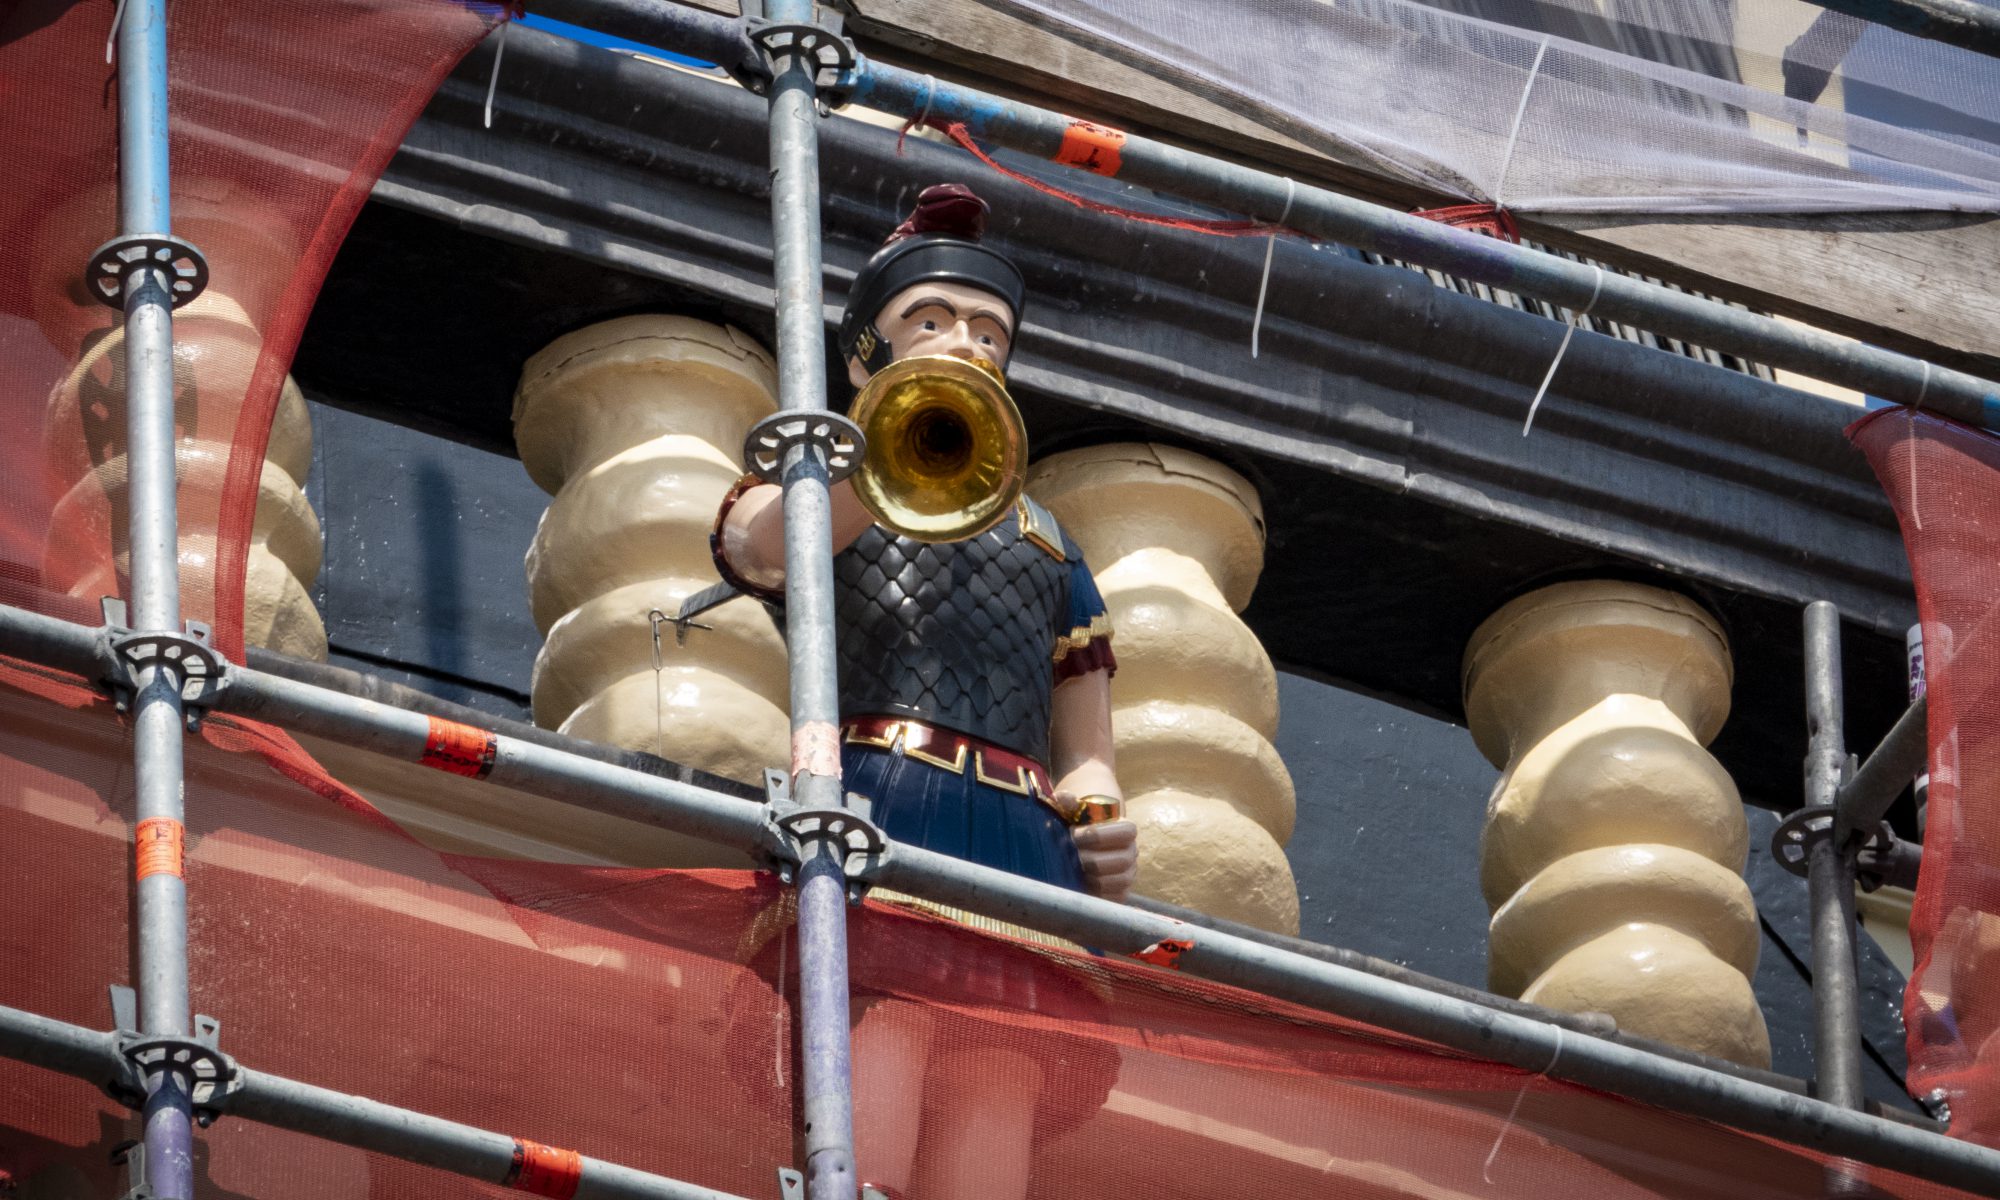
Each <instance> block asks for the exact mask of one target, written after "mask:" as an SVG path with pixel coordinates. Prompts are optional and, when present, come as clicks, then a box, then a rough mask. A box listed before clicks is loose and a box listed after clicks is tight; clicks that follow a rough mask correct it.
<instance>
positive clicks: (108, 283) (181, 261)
mask: <svg viewBox="0 0 2000 1200" xmlns="http://www.w3.org/2000/svg"><path fill="white" fill-rule="evenodd" d="M135 275H147V276H151V277H152V279H153V281H154V282H156V283H157V284H158V285H159V287H160V289H161V290H162V291H164V292H166V294H167V299H168V300H169V302H171V303H172V305H173V306H174V307H175V308H184V307H186V306H187V305H188V304H190V303H192V302H193V301H194V299H195V297H197V296H199V295H201V294H202V293H203V292H205V291H207V290H208V259H206V258H204V257H203V256H202V253H201V251H199V250H197V249H195V247H194V243H192V242H187V241H183V240H182V239H180V238H177V237H172V236H169V235H167V234H164V233H158V234H155V233H141V234H131V235H128V236H125V237H115V238H112V239H111V240H110V241H108V242H106V243H104V244H103V245H102V246H99V247H98V248H97V249H95V250H92V251H91V252H90V262H89V264H88V265H87V266H86V267H85V268H84V279H85V281H86V284H87V286H88V288H89V291H90V294H91V295H93V296H95V297H97V299H98V302H99V303H102V304H105V305H109V306H110V307H112V308H116V309H119V310H121V311H122V310H123V309H124V307H125V298H126V297H127V296H128V295H130V294H132V293H133V292H135V291H137V290H138V287H139V285H138V284H137V283H135V282H133V276H135Z"/></svg>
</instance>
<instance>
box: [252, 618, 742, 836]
mask: <svg viewBox="0 0 2000 1200" xmlns="http://www.w3.org/2000/svg"><path fill="white" fill-rule="evenodd" d="M243 657H244V660H245V661H246V662H247V663H248V664H249V665H250V667H251V668H252V669H254V670H258V671H263V672H266V673H268V674H271V675H276V676H279V677H281V678H284V679H290V680H294V681H296V682H298V683H306V684H311V685H312V686H313V687H317V688H324V689H326V690H327V691H332V692H340V693H341V694H343V695H347V696H356V697H359V698H361V699H364V700H373V701H375V702H377V703H379V704H385V705H388V706H389V707H390V708H401V709H407V710H408V711H410V712H416V713H422V714H424V715H425V716H431V717H441V718H443V719H444V720H447V721H453V722H456V723H458V724H460V725H476V726H479V727H480V728H482V729H491V730H493V731H494V732H495V733H499V734H502V735H504V736H506V737H510V738H514V739H516V740H517V741H523V742H530V743H533V744H534V745H537V746H543V747H547V748H549V749H552V750H561V751H563V752H564V753H567V754H574V755H577V756H579V757H582V758H591V759H596V760H597V761H598V762H603V763H610V764H612V765H613V766H619V767H628V768H630V769H632V770H634V771H639V772H642V773H644V774H647V775H658V776H661V777H662V778H666V779H678V780H680V781H681V782H682V783H691V784H694V785H695V786H697V787H703V788H707V789H708V790H709V791H712V792H725V793H728V794H730V795H733V796H739V797H741V798H743V799H745V800H755V801H757V802H759V803H761V802H762V801H763V799H764V792H763V789H762V788H753V787H751V786H749V785H748V784H742V783H738V782H736V781H735V780H734V779H724V778H723V777H722V776H720V775H711V774H710V773H708V772H707V771H702V770H698V769H696V768H694V767H690V766H688V765H687V764H685V763H677V762H673V761H671V760H670V759H665V758H661V757H660V756H659V755H657V754H648V753H647V752H646V751H644V750H628V749H626V748H625V747H623V746H610V745H606V744H605V743H603V742H591V741H585V740H584V739H582V738H576V737H569V736H566V735H564V734H560V733H557V732H556V731H555V730H553V729H543V728H542V727H540V726H539V725H530V724H528V723H527V722H526V721H514V720H509V719H508V718H506V717H496V716H494V715H493V714H492V713H489V712H484V711H482V710H480V709H476V708H472V707H469V706H467V705H464V704H454V703H453V702H452V701H450V700H446V699H443V698H441V697H438V696H433V695H431V694H430V693H429V692H425V691H419V690H418V689H416V688H413V687H410V686H408V685H407V684H401V683H397V682H395V681H394V680H391V679H384V678H383V677H382V676H380V675H375V674H371V673H369V672H367V671H356V670H352V669H350V668H347V667H337V666H333V665H331V664H329V663H323V662H316V661H314V660H312V659H305V658H293V657H292V656H291V655H289V654H279V653H277V652H276V651H272V650H266V649H264V648H263V647H262V646H247V647H245V648H244V655H243Z"/></svg>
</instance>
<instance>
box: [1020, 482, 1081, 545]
mask: <svg viewBox="0 0 2000 1200" xmlns="http://www.w3.org/2000/svg"><path fill="white" fill-rule="evenodd" d="M1016 508H1017V509H1018V515H1019V516H1020V518H1021V536H1022V537H1024V538H1027V539H1028V540H1029V541H1031V542H1033V543H1034V544H1035V545H1037V546H1040V547H1041V548H1042V549H1043V550H1046V551H1048V553H1049V555H1050V557H1052V558H1054V559H1055V560H1056V561H1057V562H1068V561H1069V554H1068V552H1067V551H1065V550H1064V549H1063V531H1062V526H1061V525H1058V524H1056V518H1055V514H1053V513H1051V512H1050V511H1049V510H1048V509H1046V508H1043V507H1042V506H1041V505H1040V504H1037V503H1035V501H1034V499H1033V498H1032V497H1030V496H1029V495H1028V494H1027V493H1025V492H1023V493H1022V494H1021V500H1020V503H1019V504H1018V505H1017V506H1016Z"/></svg>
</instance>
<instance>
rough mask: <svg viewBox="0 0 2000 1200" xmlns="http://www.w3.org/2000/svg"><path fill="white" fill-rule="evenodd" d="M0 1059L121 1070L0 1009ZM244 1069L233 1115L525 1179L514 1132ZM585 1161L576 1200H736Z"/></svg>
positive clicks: (112, 1074) (453, 1167)
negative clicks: (511, 1134)
mask: <svg viewBox="0 0 2000 1200" xmlns="http://www.w3.org/2000/svg"><path fill="white" fill-rule="evenodd" d="M0 1056H4V1057H7V1058H11V1059H16V1060H18V1061H21V1062H25V1063H30V1064H32V1065H34V1066H38V1067H44V1068H47V1069H48V1070H51V1071H59V1072H61V1073H63V1074H65V1075H72V1076H75V1077H76V1078H78V1079H82V1080H85V1081H87V1082H89V1083H93V1084H96V1085H98V1086H100V1087H102V1086H103V1085H104V1084H105V1083H106V1082H108V1081H110V1080H112V1079H115V1078H117V1077H118V1075H119V1074H120V1072H121V1071H122V1069H123V1066H124V1060H123V1056H122V1055H121V1054H120V1053H119V1050H118V1043H117V1039H116V1037H115V1036H114V1035H113V1034H109V1033H100V1032H98V1031H97V1030H94V1029H85V1028H83V1027H81V1026H78V1025H71V1024H69V1023H67V1022H64V1021H56V1020H52V1019H50V1018H48V1017H43V1016H38V1015H36V1014H34V1013H28V1012H23V1011H21V1010H20V1009H17V1008H4V1007H0ZM239 1070H240V1071H241V1078H242V1090H241V1091H239V1092H237V1093H236V1094H235V1095H233V1096H231V1097H230V1098H229V1101H228V1108H227V1112H228V1113H229V1115H231V1116H236V1117H241V1118H243V1119H244V1120H247V1121H256V1122H259V1123H260V1124H264V1125H272V1126H276V1127H277V1128H279V1129H290V1130H292V1131H294V1132H297V1133H303V1134H308V1135H310V1136H312V1137H316V1138H322V1139H324V1140H326V1141H330V1142H338V1143H340V1144H341V1145H343V1146H356V1147H359V1148H360V1149H363V1150H370V1151H373V1152H375V1153H377V1154H386V1155H388V1156H390V1157H391V1158H400V1159H403V1160H404V1161H406V1162H413V1163H421V1164H423V1165H424V1166H427V1167H437V1168H438V1169H440V1170H445V1171H450V1172H452V1173H453V1174H456V1175H464V1176H467V1177H469V1178H472V1179H478V1180H483V1181H485V1182H487V1183H498V1184H511V1183H513V1182H515V1181H516V1176H518V1174H519V1167H518V1166H517V1165H516V1161H515V1159H516V1153H517V1147H519V1146H520V1145H521V1143H520V1141H519V1139H516V1138H514V1137H510V1136H509V1135H507V1134H504V1133H492V1132H489V1131H487V1130H484V1129H478V1128H475V1127H473V1126H471V1125H461V1124H459V1123H458V1122H456V1121H447V1120H444V1119H443V1118H441V1117H433V1116H429V1115H427V1114H425V1113H420V1112H415V1111H412V1110H410V1109H407V1108H397V1107H396V1106H394V1105H391V1104H383V1103H381V1102H379V1101H375V1100H369V1099H367V1098H365V1097H362V1096H350V1095H348V1094H346V1093H345V1092H336V1091H333V1090H331V1089H329V1088H323V1087H314V1086H313V1085H312V1084H309V1083H299V1082H297V1081H296V1080H291V1079H286V1078H283V1077H282V1076H278V1075H268V1074H265V1073H264V1072H262V1071H252V1070H249V1069H248V1068H239ZM578 1164H579V1166H580V1174H579V1176H578V1183H577V1188H576V1192H575V1195H576V1198H577V1200H739V1198H738V1197H734V1196H732V1195H730V1194H729V1193H727V1192H718V1191H715V1190H713V1189H711V1188H705V1187H696V1186H695V1185H693V1184H691V1183H683V1182H681V1181H679V1180H674V1179H667V1178H664V1177H662V1176H659V1175H652V1174H649V1173H647V1172H645V1171H635V1170H633V1169H632V1168H630V1167H621V1166H617V1165H615V1164H613V1163H608V1162H605V1161H604V1160H602V1159H597V1158H590V1157H587V1156H583V1155H579V1156H578ZM148 1179H149V1180H150V1179H151V1177H150V1176H148ZM155 1194H159V1193H158V1192H157V1191H156V1193H155ZM189 1194H190V1195H191V1194H192V1193H189Z"/></svg>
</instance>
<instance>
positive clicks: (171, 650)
mask: <svg viewBox="0 0 2000 1200" xmlns="http://www.w3.org/2000/svg"><path fill="white" fill-rule="evenodd" d="M99 604H100V605H101V607H102V610H103V613H104V626H103V628H102V629H101V630H99V632H98V637H99V639H100V642H101V646H102V649H101V653H100V657H101V658H102V659H103V661H104V671H103V675H102V677H101V679H102V682H103V684H104V688H105V690H106V691H107V692H109V693H110V694H111V700H112V703H113V704H114V705H115V706H116V707H117V709H118V711H119V712H129V711H130V710H131V708H132V705H133V703H134V701H135V699H136V698H137V696H138V692H139V688H140V680H141V679H143V678H145V677H146V676H147V674H148V673H149V672H154V673H157V674H158V675H160V676H164V677H166V678H168V679H170V680H172V681H173V682H172V683H171V684H170V685H169V686H177V687H178V690H179V693H180V697H181V712H182V715H183V718H184V720H185V722H186V725H187V729H188V732H189V733H193V732H194V731H196V730H197V729H199V728H201V719H202V716H203V714H204V713H206V712H207V710H208V709H210V708H213V707H214V706H215V701H216V697H217V696H219V695H220V694H221V693H222V689H224V688H226V687H228V686H229V660H228V659H226V658H224V657H223V656H222V655H221V654H220V653H219V652H217V651H216V649H215V646H214V633H213V631H212V630H210V629H209V627H208V626H207V624H205V623H203V622H201V621H187V622H184V623H183V632H181V633H174V632H172V631H170V630H158V629H130V628H127V626H126V623H125V622H126V615H125V602H124V601H122V600H119V599H118V598H116V597H114V596H106V597H104V598H103V599H102V600H100V601H99Z"/></svg>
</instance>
